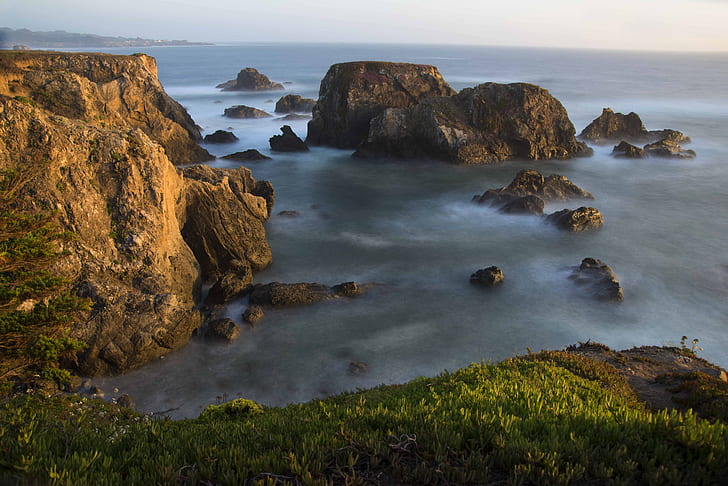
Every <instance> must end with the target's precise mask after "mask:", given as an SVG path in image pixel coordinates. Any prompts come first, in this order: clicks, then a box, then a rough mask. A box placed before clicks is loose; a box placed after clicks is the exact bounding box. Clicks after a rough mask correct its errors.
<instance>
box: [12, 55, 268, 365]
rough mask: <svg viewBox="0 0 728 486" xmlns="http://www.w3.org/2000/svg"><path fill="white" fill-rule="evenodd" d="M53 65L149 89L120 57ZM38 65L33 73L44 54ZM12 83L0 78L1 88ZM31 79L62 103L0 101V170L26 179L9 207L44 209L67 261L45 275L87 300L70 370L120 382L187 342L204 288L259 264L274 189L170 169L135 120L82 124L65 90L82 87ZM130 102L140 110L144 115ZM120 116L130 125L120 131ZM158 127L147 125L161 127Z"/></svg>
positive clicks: (79, 109)
mask: <svg viewBox="0 0 728 486" xmlns="http://www.w3.org/2000/svg"><path fill="white" fill-rule="evenodd" d="M55 56H58V59H59V60H58V61H56V62H57V64H56V65H59V63H61V61H60V59H61V58H62V57H63V56H66V57H67V58H68V59H66V60H65V61H63V62H65V63H67V64H68V65H74V66H77V65H80V64H83V63H84V62H87V61H88V62H90V61H89V59H92V60H93V62H92V66H91V67H90V68H89V69H90V71H93V72H95V73H96V74H97V75H100V74H101V73H102V72H108V73H109V75H112V73H113V75H116V74H118V73H119V69H121V70H122V72H123V75H122V78H123V79H125V81H123V82H121V84H124V85H125V89H124V91H125V92H143V89H142V87H140V86H134V84H135V83H136V82H137V81H138V82H139V83H140V84H141V85H144V84H145V83H146V82H147V81H148V79H149V78H148V77H146V76H147V75H146V74H144V75H143V76H142V78H141V79H138V78H136V77H135V75H133V71H132V73H129V72H125V71H123V69H124V67H123V66H124V63H123V57H122V56H109V57H108V60H109V62H110V65H106V64H104V63H103V62H102V61H103V59H104V58H105V56H95V55H94V56H91V57H88V56H87V55H75V54H56V55H55ZM39 57H40V59H41V60H40V61H38V63H42V62H45V61H44V59H45V58H46V57H47V55H46V54H40V55H39ZM150 59H151V58H146V57H142V58H138V57H136V56H132V57H131V58H130V61H129V65H131V66H136V67H135V68H134V69H136V68H139V63H140V62H142V61H144V62H148V61H149V60H150ZM28 62H29V63H30V64H33V65H35V64H34V63H35V61H33V60H32V59H30V58H28ZM79 70H80V68H79ZM53 73H55V74H56V75H57V78H56V79H55V81H54V80H52V79H51V78H52V76H53ZM16 75H17V73H11V74H8V73H7V72H6V71H0V77H2V78H3V80H7V79H9V78H10V77H11V76H16ZM40 76H42V77H43V78H45V79H46V81H47V85H52V86H54V87H55V89H57V90H58V92H59V93H60V92H65V93H70V94H69V96H70V97H69V98H60V99H58V100H56V101H54V103H55V104H54V105H53V106H52V107H45V106H44V105H43V104H42V103H39V102H35V101H34V100H33V99H29V98H28V97H25V96H24V95H14V97H12V98H11V97H8V96H3V95H0V170H3V171H5V170H12V171H15V173H16V174H19V175H20V176H21V177H22V178H24V179H25V181H26V183H25V185H24V186H23V189H22V190H21V191H20V192H19V193H18V195H17V197H16V202H15V205H16V207H17V209H19V210H23V211H35V210H41V211H44V212H48V211H53V212H54V213H55V215H56V217H57V221H58V223H59V224H60V226H61V227H62V228H63V229H65V230H68V231H69V232H70V233H72V234H73V235H74V236H73V238H72V239H70V240H68V241H66V242H64V243H63V245H64V247H63V250H66V251H67V255H66V256H65V257H64V258H63V259H62V260H61V261H60V263H58V264H57V266H56V268H55V269H54V271H55V272H56V273H58V274H60V275H63V276H65V277H66V278H67V279H68V280H69V281H70V282H72V288H73V290H74V291H76V292H77V293H79V294H80V295H83V296H87V297H89V298H91V299H92V301H93V310H92V312H91V314H90V316H89V318H88V320H87V322H84V323H80V324H78V325H77V326H76V327H75V328H74V329H73V330H72V333H73V335H74V337H77V338H80V339H82V340H84V341H85V342H87V343H88V344H89V347H88V349H87V350H86V351H85V352H84V354H83V355H82V356H80V362H79V368H80V370H81V372H82V373H85V374H90V375H94V374H101V373H108V372H123V371H125V370H128V369H130V368H133V367H136V366H140V365H142V364H144V363H146V362H148V361H150V360H152V359H154V358H157V357H159V356H161V355H164V354H166V353H168V352H169V351H171V350H173V349H175V348H178V347H180V346H182V345H184V344H185V343H187V341H188V340H189V338H190V336H191V334H192V332H193V331H194V330H195V329H197V328H198V327H199V325H200V323H201V322H202V316H201V314H200V312H199V311H198V310H197V309H196V304H197V297H198V294H199V285H200V283H201V281H202V280H203V279H205V280H207V279H213V278H215V277H216V276H218V275H220V274H223V273H225V272H226V271H227V269H228V267H229V266H230V265H231V262H233V261H235V262H236V264H239V263H240V262H242V264H244V265H248V266H249V267H250V268H251V269H256V270H257V269H260V268H263V267H265V266H266V265H267V264H269V263H270V260H271V257H270V248H269V246H268V244H267V242H266V240H265V229H264V228H263V222H264V221H265V220H266V219H267V217H268V215H269V214H270V209H271V205H272V201H273V189H272V187H271V186H270V184H268V183H266V182H258V181H255V180H254V179H253V178H252V176H251V174H250V171H249V170H247V169H245V168H239V169H235V170H230V171H222V170H213V169H209V168H207V167H196V168H195V167H193V168H188V169H185V170H184V171H181V170H178V169H176V168H175V167H174V166H173V164H172V163H171V162H170V158H169V157H168V154H169V153H170V152H172V153H176V152H175V150H174V147H173V146H172V150H169V149H167V148H166V147H164V146H163V144H161V142H160V143H158V142H157V141H156V140H155V139H154V138H153V137H152V136H150V135H148V134H147V133H146V130H144V129H143V128H140V127H135V124H136V123H138V121H139V118H138V117H137V118H134V116H136V115H134V114H132V113H129V112H128V107H129V105H125V106H120V105H113V104H107V105H106V107H105V109H106V110H107V111H106V113H107V115H108V118H104V119H101V120H99V119H96V118H92V119H89V120H87V121H81V120H78V119H77V116H78V115H77V114H78V113H88V112H89V111H88V110H87V109H86V107H87V106H89V105H93V104H94V103H96V102H97V101H98V98H96V97H95V96H94V93H95V91H94V90H93V89H92V90H91V91H90V92H91V93H92V95H91V96H90V97H89V98H88V99H87V98H85V97H84V96H85V94H84V93H86V92H87V91H84V90H75V88H76V87H78V86H79V84H84V83H90V82H91V81H83V80H84V79H88V78H85V77H83V76H81V75H75V74H73V73H71V74H69V72H67V71H48V72H43V73H42V74H40ZM31 77H32V76H31ZM13 79H17V78H13ZM1 86H2V89H4V90H7V89H8V86H7V84H1ZM74 90H75V91H74ZM15 96H22V97H20V98H15ZM165 96H166V95H165ZM61 101H62V103H61ZM138 101H139V103H140V104H139V105H137V106H138V107H139V108H142V107H145V106H146V107H147V108H149V107H150V106H151V105H150V104H149V102H148V101H145V100H138ZM115 107H116V108H117V110H116V111H115V110H114V108H115ZM84 110H85V111H84ZM98 113H99V116H101V115H100V113H102V112H98ZM148 113H149V112H147V114H148ZM64 114H67V115H69V116H65V115H64ZM137 115H138V113H137ZM155 116H156V115H155ZM160 116H161V115H160ZM127 117H130V118H131V119H132V120H131V121H129V122H128V123H127V124H126V125H124V120H125V119H126V118H127ZM107 119H108V120H109V121H104V120H107ZM157 120H158V122H159V123H152V125H153V126H155V127H157V128H160V124H161V118H159V119H157ZM167 120H169V119H167ZM110 126H112V127H114V128H113V129H110V128H109V127H110ZM172 126H175V125H174V124H173V122H172V121H170V122H169V123H168V124H167V127H172ZM176 126H180V125H179V124H177V125H176ZM152 131H153V133H154V134H156V135H159V134H160V133H161V134H162V135H163V134H170V133H172V130H162V132H157V131H154V130H152ZM184 133H185V134H187V135H185V136H186V137H187V138H186V139H187V140H192V139H191V138H190V137H189V134H188V133H187V132H186V131H185V132H184ZM172 140H175V139H174V138H168V139H167V142H168V143H173V142H172ZM187 153H188V154H189V153H190V152H187Z"/></svg>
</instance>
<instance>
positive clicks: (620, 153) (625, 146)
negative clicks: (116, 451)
mask: <svg viewBox="0 0 728 486" xmlns="http://www.w3.org/2000/svg"><path fill="white" fill-rule="evenodd" d="M612 155H614V156H615V157H622V158H626V159H643V158H644V157H645V151H644V149H641V148H639V147H635V146H634V145H632V144H631V143H628V142H625V141H624V140H622V141H621V142H619V145H615V146H614V148H613V149H612Z"/></svg>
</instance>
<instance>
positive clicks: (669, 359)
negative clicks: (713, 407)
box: [566, 342, 728, 415]
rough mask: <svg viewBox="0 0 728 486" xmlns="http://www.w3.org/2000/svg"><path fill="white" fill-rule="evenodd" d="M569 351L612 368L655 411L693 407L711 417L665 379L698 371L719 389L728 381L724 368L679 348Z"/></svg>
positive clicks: (592, 347)
mask: <svg viewBox="0 0 728 486" xmlns="http://www.w3.org/2000/svg"><path fill="white" fill-rule="evenodd" d="M566 351H567V352H568V353H572V354H576V355H579V356H584V357H587V358H591V359H595V360H598V361H604V362H606V363H608V364H609V365H611V366H613V367H614V368H615V369H616V370H617V372H618V373H619V374H620V375H622V376H624V377H625V378H626V379H627V381H628V382H629V384H630V386H632V388H634V390H635V391H636V392H637V394H638V395H639V397H640V398H641V399H642V400H644V401H645V402H646V403H647V404H648V405H649V406H650V407H652V408H653V409H678V410H685V409H687V408H693V409H694V410H695V411H696V412H697V413H698V414H699V415H712V414H705V413H702V410H701V407H700V406H699V405H696V404H695V403H692V406H691V407H688V406H686V405H685V404H684V402H690V401H689V400H688V399H689V397H688V396H686V393H685V392H684V391H679V390H677V389H676V388H677V387H676V383H677V381H678V380H677V379H665V377H666V376H671V377H672V378H675V377H676V376H680V375H685V376H688V375H690V374H691V373H695V372H699V373H702V374H704V375H706V376H705V377H704V378H705V380H707V381H709V382H715V385H718V387H719V388H720V389H723V388H726V386H727V385H726V382H728V376H727V375H726V371H725V370H724V369H722V368H720V367H719V366H716V365H714V364H712V363H710V362H708V361H706V360H704V359H702V358H700V357H698V356H696V355H694V354H692V353H691V352H690V351H689V350H685V349H681V348H677V347H660V346H641V347H639V348H631V349H626V350H622V351H614V350H612V349H610V348H608V347H607V346H604V345H603V344H599V343H591V342H586V343H580V344H579V345H575V346H570V347H569V348H567V349H566ZM680 402H683V403H680Z"/></svg>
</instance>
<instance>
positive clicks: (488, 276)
mask: <svg viewBox="0 0 728 486" xmlns="http://www.w3.org/2000/svg"><path fill="white" fill-rule="evenodd" d="M504 279H505V276H504V275H503V270H501V269H500V268H498V267H496V266H493V267H488V268H483V269H481V270H478V271H477V272H475V273H474V274H472V275H471V276H470V283H471V284H477V285H482V286H484V287H495V286H496V285H499V284H501V283H503V280H504Z"/></svg>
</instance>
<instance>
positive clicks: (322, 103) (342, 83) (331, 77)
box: [306, 61, 455, 149]
mask: <svg viewBox="0 0 728 486" xmlns="http://www.w3.org/2000/svg"><path fill="white" fill-rule="evenodd" d="M454 93H455V92H454V91H453V90H452V88H450V86H448V85H447V83H445V81H444V80H443V79H442V76H441V75H440V72H439V71H438V70H437V68H436V67H434V66H426V65H420V64H407V63H392V62H376V61H360V62H347V63H340V64H334V65H332V66H331V67H330V68H329V70H328V72H327V73H326V75H325V76H324V79H323V80H322V81H321V89H320V91H319V98H318V101H317V102H316V105H315V106H314V108H313V119H312V120H311V121H310V122H309V123H308V137H307V139H306V141H307V142H308V143H310V144H312V145H329V146H333V147H338V148H350V149H353V148H356V147H357V146H358V145H359V144H360V143H361V142H362V141H364V140H365V139H366V138H367V134H368V132H369V123H370V121H371V120H372V118H374V117H376V116H378V115H380V114H381V113H382V112H383V111H384V110H385V109H386V108H409V107H412V106H414V105H416V104H417V103H419V102H420V101H421V100H422V99H425V98H427V97H429V96H449V95H452V94H454Z"/></svg>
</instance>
